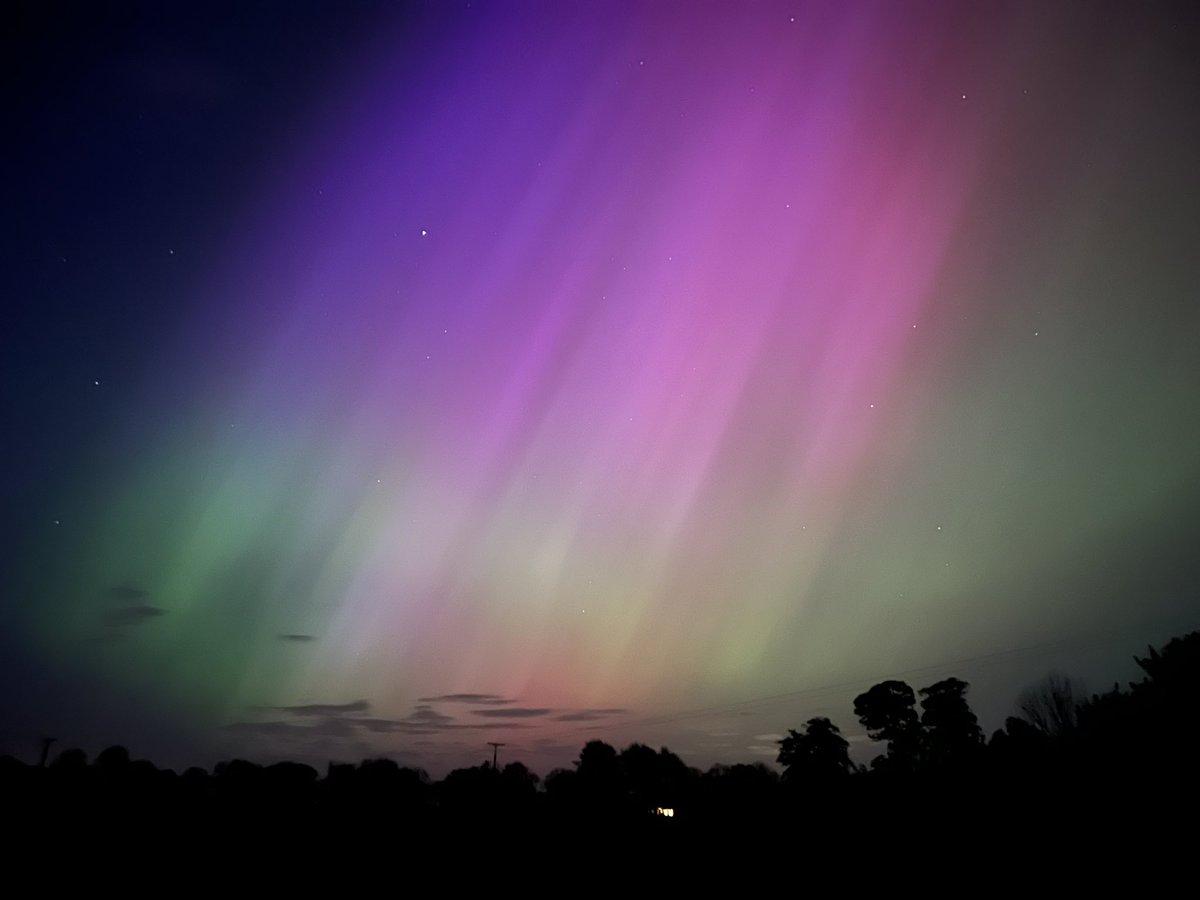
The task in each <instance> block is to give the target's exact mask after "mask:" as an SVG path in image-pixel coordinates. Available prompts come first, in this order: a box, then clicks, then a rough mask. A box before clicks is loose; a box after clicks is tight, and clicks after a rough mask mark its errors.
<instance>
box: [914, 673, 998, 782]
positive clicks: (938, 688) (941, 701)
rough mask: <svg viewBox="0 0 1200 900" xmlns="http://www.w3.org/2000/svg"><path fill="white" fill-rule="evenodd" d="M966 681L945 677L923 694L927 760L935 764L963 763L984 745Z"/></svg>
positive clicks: (922, 708) (924, 690)
mask: <svg viewBox="0 0 1200 900" xmlns="http://www.w3.org/2000/svg"><path fill="white" fill-rule="evenodd" d="M967 687H968V685H967V682H965V681H963V680H962V679H959V678H946V679H943V680H942V681H939V682H937V683H935V684H931V685H930V686H929V687H927V688H922V689H921V691H920V694H921V710H922V712H921V725H922V726H924V729H925V762H926V763H927V764H929V765H932V766H936V767H939V768H941V767H946V766H961V765H964V764H966V763H968V762H970V761H971V760H972V759H973V758H974V756H975V754H977V753H978V751H979V750H980V749H981V748H982V747H983V731H982V730H981V729H980V727H979V720H978V719H977V718H976V717H975V713H973V712H971V707H970V706H969V705H968V704H967Z"/></svg>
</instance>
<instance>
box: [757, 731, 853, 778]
mask: <svg viewBox="0 0 1200 900" xmlns="http://www.w3.org/2000/svg"><path fill="white" fill-rule="evenodd" d="M801 729H802V730H801V731H794V730H792V729H790V728H789V729H788V733H787V737H785V738H784V739H783V740H781V741H780V742H779V756H778V758H777V760H776V761H777V762H778V763H779V764H780V765H781V766H783V767H784V772H783V777H784V779H785V780H788V781H795V780H798V779H820V778H831V777H839V776H842V775H848V774H850V773H851V772H853V771H854V763H852V762H850V743H849V742H848V741H847V740H846V739H845V738H844V737H842V734H841V732H840V731H839V730H838V727H837V726H836V725H834V724H833V722H831V721H829V719H827V718H825V717H824V716H817V717H815V718H812V719H809V720H808V721H807V722H805V723H804V725H802V726H801Z"/></svg>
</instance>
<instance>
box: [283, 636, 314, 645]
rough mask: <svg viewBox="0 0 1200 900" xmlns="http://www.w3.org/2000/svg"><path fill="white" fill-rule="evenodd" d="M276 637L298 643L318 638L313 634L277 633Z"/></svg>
mask: <svg viewBox="0 0 1200 900" xmlns="http://www.w3.org/2000/svg"><path fill="white" fill-rule="evenodd" d="M276 637H277V638H279V639H280V640H281V641H289V642H291V643H296V644H305V643H308V642H309V641H315V640H316V638H315V637H313V636H312V635H311V634H277V635H276Z"/></svg>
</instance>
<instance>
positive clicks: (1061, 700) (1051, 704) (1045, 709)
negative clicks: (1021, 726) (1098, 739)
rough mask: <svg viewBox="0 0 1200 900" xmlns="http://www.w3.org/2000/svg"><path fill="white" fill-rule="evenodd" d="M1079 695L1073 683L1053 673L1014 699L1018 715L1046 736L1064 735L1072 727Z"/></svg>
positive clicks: (1057, 736)
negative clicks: (1019, 712)
mask: <svg viewBox="0 0 1200 900" xmlns="http://www.w3.org/2000/svg"><path fill="white" fill-rule="evenodd" d="M1080 700H1081V697H1080V696H1079V691H1078V690H1077V688H1076V686H1075V683H1074V682H1072V681H1071V679H1070V678H1068V677H1067V676H1065V675H1060V674H1058V673H1057V672H1052V673H1051V674H1049V675H1047V676H1046V677H1045V678H1043V679H1042V680H1041V681H1039V682H1037V683H1036V684H1034V685H1032V686H1031V687H1028V688H1026V689H1025V690H1024V691H1022V692H1021V695H1020V696H1019V697H1018V698H1017V708H1018V709H1019V710H1020V711H1021V718H1023V719H1024V720H1025V721H1026V722H1028V723H1029V724H1030V725H1032V726H1033V727H1034V728H1036V729H1037V730H1038V731H1040V732H1042V734H1045V735H1047V736H1049V737H1053V738H1059V737H1064V736H1065V735H1067V734H1069V733H1070V732H1072V731H1074V730H1075V724H1076V719H1077V716H1076V712H1077V709H1078V707H1079V703H1080Z"/></svg>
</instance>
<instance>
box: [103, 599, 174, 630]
mask: <svg viewBox="0 0 1200 900" xmlns="http://www.w3.org/2000/svg"><path fill="white" fill-rule="evenodd" d="M166 614H167V611H166V610H165V609H163V608H162V607H159V606H151V605H150V604H148V603H139V604H135V605H132V606H119V607H117V608H116V609H110V610H108V611H107V612H105V613H104V614H102V615H101V616H100V621H101V622H103V623H104V624H105V625H107V626H109V627H110V628H128V627H130V626H133V625H141V624H142V623H143V622H149V621H152V620H153V619H157V618H158V617H159V616H165V615H166Z"/></svg>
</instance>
